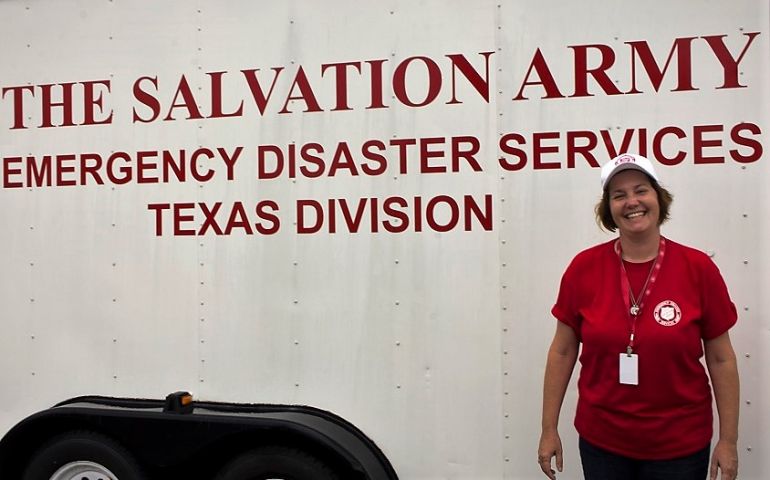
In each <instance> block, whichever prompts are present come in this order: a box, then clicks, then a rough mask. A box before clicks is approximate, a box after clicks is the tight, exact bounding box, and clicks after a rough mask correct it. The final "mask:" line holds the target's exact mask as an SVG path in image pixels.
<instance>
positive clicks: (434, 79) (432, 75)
mask: <svg viewBox="0 0 770 480" xmlns="http://www.w3.org/2000/svg"><path fill="white" fill-rule="evenodd" d="M418 60H419V61H420V62H422V63H423V64H424V65H425V67H426V69H427V71H428V91H427V92H426V94H425V98H424V99H423V100H422V101H419V102H416V101H412V100H411V99H410V98H409V94H408V93H407V91H406V72H407V69H408V68H409V65H410V64H412V62H415V61H418ZM440 91H441V69H440V68H439V66H438V65H436V62H434V61H433V60H432V59H430V58H428V57H409V58H407V59H406V60H404V61H403V62H401V63H399V64H398V66H397V67H396V70H395V71H394V72H393V93H394V94H395V95H396V98H398V100H399V101H400V102H401V103H403V104H404V105H408V106H410V107H424V106H425V105H428V104H429V103H431V102H433V101H434V100H435V99H436V97H438V94H439V92H440Z"/></svg>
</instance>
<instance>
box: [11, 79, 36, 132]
mask: <svg viewBox="0 0 770 480" xmlns="http://www.w3.org/2000/svg"><path fill="white" fill-rule="evenodd" d="M7 92H11V94H12V95H13V126H12V127H11V130H18V129H23V128H27V127H26V126H25V125H24V92H29V93H31V94H32V96H33V97H34V96H35V87H33V86H31V85H24V86H19V87H5V88H3V98H5V94H6V93H7Z"/></svg>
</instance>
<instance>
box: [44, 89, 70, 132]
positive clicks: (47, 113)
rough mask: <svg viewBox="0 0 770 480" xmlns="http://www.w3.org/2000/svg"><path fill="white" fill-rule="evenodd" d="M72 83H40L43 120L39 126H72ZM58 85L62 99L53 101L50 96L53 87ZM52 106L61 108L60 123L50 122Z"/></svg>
mask: <svg viewBox="0 0 770 480" xmlns="http://www.w3.org/2000/svg"><path fill="white" fill-rule="evenodd" d="M73 85H75V84H74V83H60V84H58V85H57V84H48V85H40V92H41V93H42V95H43V98H42V104H41V108H42V117H43V120H42V122H41V123H40V128H51V127H54V126H58V127H72V126H74V125H75V122H74V121H73V119H72V86H73ZM56 86H60V87H61V90H62V101H61V102H55V101H53V99H52V98H51V97H52V90H53V87H56ZM54 107H61V109H62V123H61V124H60V125H54V124H53V123H52V122H51V113H52V110H53V108H54Z"/></svg>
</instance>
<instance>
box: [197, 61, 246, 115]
mask: <svg viewBox="0 0 770 480" xmlns="http://www.w3.org/2000/svg"><path fill="white" fill-rule="evenodd" d="M225 73H227V72H207V73H206V75H208V76H209V77H211V82H210V83H211V115H210V116H209V118H223V117H239V116H241V115H242V114H243V100H241V103H240V104H239V105H238V110H236V111H234V112H230V113H224V111H222V75H224V74H225Z"/></svg>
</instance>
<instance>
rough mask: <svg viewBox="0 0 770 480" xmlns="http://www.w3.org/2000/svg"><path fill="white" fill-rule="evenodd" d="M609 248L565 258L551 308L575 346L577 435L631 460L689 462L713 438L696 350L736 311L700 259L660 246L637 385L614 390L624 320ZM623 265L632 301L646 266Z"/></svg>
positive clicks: (642, 324)
mask: <svg viewBox="0 0 770 480" xmlns="http://www.w3.org/2000/svg"><path fill="white" fill-rule="evenodd" d="M614 244H615V241H611V242H607V243H603V244H601V245H597V246H595V247H592V248H589V249H588V250H585V251H583V252H581V253H579V254H578V255H577V256H576V257H575V258H574V259H573V260H572V263H570V265H569V267H567V270H566V272H564V276H563V277H562V280H561V287H560V290H559V296H558V299H557V301H556V304H555V305H554V306H553V309H552V310H551V312H552V313H553V315H554V316H555V317H556V318H557V319H558V320H560V321H562V322H564V323H565V324H567V325H569V326H570V327H572V329H573V330H574V331H575V334H576V335H577V338H578V340H579V341H580V342H581V343H582V349H581V353H580V364H581V369H580V377H579V380H578V394H579V397H578V406H577V412H576V415H575V427H576V428H577V431H578V433H579V434H580V435H581V436H582V437H583V438H585V439H586V440H587V441H588V442H589V443H592V444H594V445H596V446H598V447H600V448H603V449H605V450H608V451H611V452H614V453H617V454H620V455H624V456H627V457H631V458H639V459H668V458H676V457H681V456H684V455H689V454H692V453H694V452H696V451H698V450H700V449H702V448H704V447H705V446H706V445H708V444H709V442H710V441H711V437H712V433H713V432H712V422H713V418H712V412H711V388H710V386H709V379H708V376H707V374H706V370H705V368H704V367H703V364H702V363H701V362H700V359H701V357H703V343H702V342H703V340H709V339H713V338H716V337H718V336H720V335H722V334H723V333H725V332H726V331H727V330H728V329H729V328H730V327H731V326H733V325H734V324H735V322H736V320H737V314H736V310H735V305H734V304H733V302H732V301H731V300H730V296H729V294H728V292H727V287H726V286H725V282H724V280H723V279H722V276H721V275H720V273H719V269H717V267H716V265H714V263H713V262H712V261H711V259H710V258H709V257H708V256H707V255H706V254H704V253H703V252H700V251H698V250H695V249H692V248H689V247H686V246H684V245H680V244H677V243H674V242H672V241H670V240H666V250H665V255H664V257H663V261H662V264H661V268H660V271H659V272H658V275H657V280H656V281H655V283H654V285H653V286H652V290H651V292H650V294H649V296H648V297H647V298H646V299H645V300H644V306H643V308H642V310H641V313H640V314H639V317H638V320H637V322H636V334H635V341H634V353H637V354H638V355H639V357H638V358H639V384H638V385H624V384H620V382H619V358H618V355H619V354H620V353H621V352H625V351H626V346H627V345H628V341H629V332H630V327H631V319H630V316H629V314H628V309H627V308H626V306H625V302H624V300H623V296H622V294H621V273H620V272H621V269H620V260H619V257H618V254H617V253H616V251H615V248H614ZM626 265H627V272H628V276H629V280H630V283H631V288H632V290H633V292H634V294H635V295H636V296H637V297H638V293H639V290H640V289H641V286H642V285H643V284H644V280H645V279H646V278H647V273H648V272H649V268H650V266H651V263H646V264H640V265H633V264H628V263H627V264H626ZM656 318H657V319H656Z"/></svg>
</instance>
